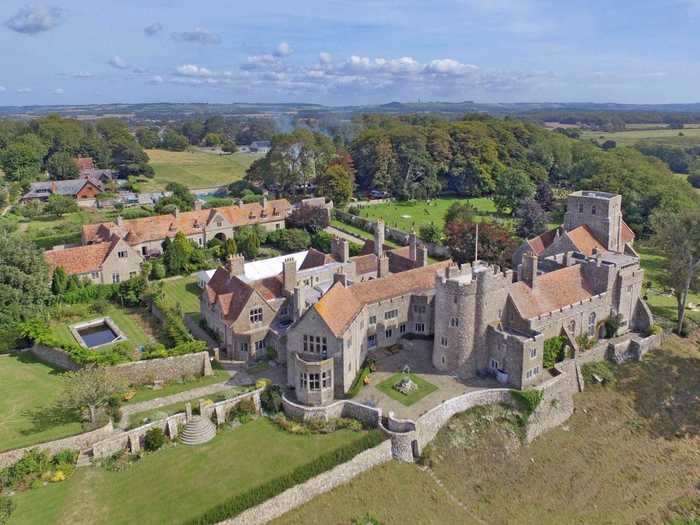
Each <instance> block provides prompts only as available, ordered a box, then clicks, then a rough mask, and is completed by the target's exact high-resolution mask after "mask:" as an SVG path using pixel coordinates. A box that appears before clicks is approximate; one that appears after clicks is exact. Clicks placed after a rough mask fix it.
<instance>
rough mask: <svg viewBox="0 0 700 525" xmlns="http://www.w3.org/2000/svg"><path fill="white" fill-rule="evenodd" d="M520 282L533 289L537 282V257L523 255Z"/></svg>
mask: <svg viewBox="0 0 700 525" xmlns="http://www.w3.org/2000/svg"><path fill="white" fill-rule="evenodd" d="M520 280H521V281H523V282H524V283H526V284H527V285H528V286H529V287H530V288H533V289H534V288H535V284H536V282H537V255H529V254H525V256H524V257H523V262H522V264H521V265H520Z"/></svg>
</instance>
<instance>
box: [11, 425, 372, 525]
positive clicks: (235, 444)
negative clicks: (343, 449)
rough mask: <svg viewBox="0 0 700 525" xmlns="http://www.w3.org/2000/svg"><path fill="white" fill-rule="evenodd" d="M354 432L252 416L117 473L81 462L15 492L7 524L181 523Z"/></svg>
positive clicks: (346, 439)
mask: <svg viewBox="0 0 700 525" xmlns="http://www.w3.org/2000/svg"><path fill="white" fill-rule="evenodd" d="M361 436H362V433H355V432H352V431H349V430H341V431H338V432H334V433H332V434H326V435H311V436H299V435H292V434H288V433H286V432H284V431H283V430H280V429H279V428H278V427H277V426H275V425H274V423H272V422H270V421H269V420H268V419H266V418H258V419H256V420H255V421H252V422H250V423H247V424H245V425H243V426H241V427H238V428H236V429H226V430H224V431H222V432H221V433H220V434H219V435H218V436H217V437H216V438H215V439H214V440H213V441H211V442H209V443H207V444H205V445H200V446H197V447H187V446H184V445H177V446H174V447H173V446H170V447H167V448H165V449H163V450H160V451H158V452H156V453H153V454H148V455H146V456H145V457H144V458H143V459H142V460H141V461H139V462H138V463H136V464H134V465H132V466H131V467H130V468H128V469H126V470H124V471H121V472H109V471H107V470H105V469H103V468H101V467H95V468H82V469H78V470H77V471H76V473H75V475H74V477H73V478H72V479H70V480H69V481H66V482H64V483H58V484H50V485H48V486H46V487H41V488H38V489H35V490H30V491H28V492H24V493H21V494H18V495H17V496H15V497H14V500H15V501H16V503H17V510H16V511H15V514H14V515H13V519H12V522H11V523H12V524H44V523H85V524H88V523H89V524H132V523H144V524H145V523H154V524H155V523H181V522H183V521H186V520H189V519H192V518H195V517H197V516H198V515H200V514H201V513H202V512H204V511H206V510H208V509H209V508H211V507H213V506H215V505H217V504H218V503H221V502H222V501H224V500H225V499H228V498H230V497H232V496H235V495H236V494H240V493H241V492H244V491H246V490H248V489H250V488H252V487H255V486H257V485H260V484H261V483H263V482H265V481H268V480H271V479H273V478H276V477H278V476H280V475H283V474H285V473H288V472H290V471H292V470H293V469H294V468H296V467H298V466H300V465H302V464H305V463H307V462H309V461H310V460H312V459H314V458H316V457H318V456H319V455H321V454H324V453H326V452H330V451H332V450H334V449H336V448H338V447H339V446H342V445H344V444H347V443H349V442H352V441H354V440H355V439H358V438H359V437H361Z"/></svg>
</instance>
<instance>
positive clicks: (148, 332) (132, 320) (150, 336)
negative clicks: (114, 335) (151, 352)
mask: <svg viewBox="0 0 700 525" xmlns="http://www.w3.org/2000/svg"><path fill="white" fill-rule="evenodd" d="M100 317H110V318H111V319H112V321H114V323H115V324H116V325H117V326H118V327H119V329H120V330H121V331H122V332H124V334H125V335H126V337H127V343H128V344H129V345H130V346H132V347H133V348H138V347H140V346H144V345H147V344H149V343H153V342H155V341H156V340H157V338H156V335H157V327H156V326H155V325H154V323H155V319H153V318H152V317H151V316H150V314H148V313H147V312H146V311H145V310H144V309H143V308H119V307H117V306H114V305H111V304H110V305H109V307H108V309H107V310H106V312H105V313H104V314H95V313H86V314H85V315H83V316H81V317H80V318H79V319H74V320H73V319H72V320H70V321H56V320H54V321H51V327H52V329H53V330H54V333H55V335H56V336H58V337H59V338H60V339H61V340H63V341H65V342H66V343H76V342H77V341H76V340H75V337H73V334H72V333H71V331H70V328H69V326H70V325H73V324H75V323H78V322H81V321H89V320H91V319H97V318H100ZM105 348H108V347H105Z"/></svg>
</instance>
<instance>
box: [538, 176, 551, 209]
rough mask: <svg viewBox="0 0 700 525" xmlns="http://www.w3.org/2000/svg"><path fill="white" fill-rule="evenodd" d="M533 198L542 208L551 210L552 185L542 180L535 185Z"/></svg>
mask: <svg viewBox="0 0 700 525" xmlns="http://www.w3.org/2000/svg"><path fill="white" fill-rule="evenodd" d="M535 200H536V201H537V203H538V204H539V205H540V207H541V208H542V209H543V210H545V211H552V209H553V207H554V192H552V187H551V186H550V185H549V184H548V183H547V182H545V181H542V182H540V183H539V184H538V185H537V192H536V193H535Z"/></svg>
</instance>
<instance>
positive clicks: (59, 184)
mask: <svg viewBox="0 0 700 525" xmlns="http://www.w3.org/2000/svg"><path fill="white" fill-rule="evenodd" d="M87 184H92V185H93V186H95V188H97V189H98V190H99V191H102V185H101V184H100V182H99V181H97V180H94V179H91V178H87V179H68V180H47V181H40V182H32V183H31V185H30V186H29V191H28V192H27V193H25V194H24V195H23V196H22V198H23V199H32V198H41V197H46V196H47V195H52V194H57V195H65V196H67V197H75V196H76V195H77V194H78V192H79V191H80V190H82V189H83V188H84V187H85V186H86V185H87Z"/></svg>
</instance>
